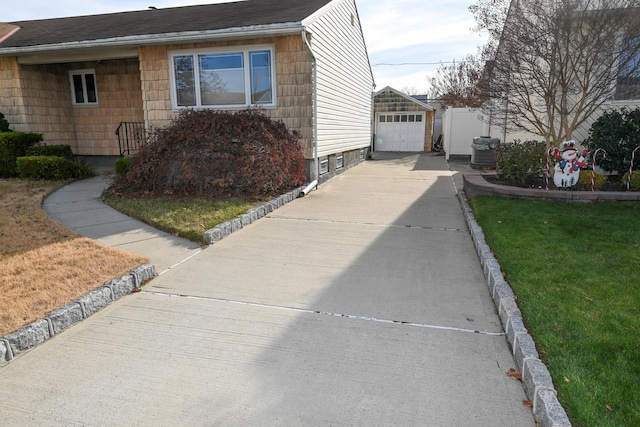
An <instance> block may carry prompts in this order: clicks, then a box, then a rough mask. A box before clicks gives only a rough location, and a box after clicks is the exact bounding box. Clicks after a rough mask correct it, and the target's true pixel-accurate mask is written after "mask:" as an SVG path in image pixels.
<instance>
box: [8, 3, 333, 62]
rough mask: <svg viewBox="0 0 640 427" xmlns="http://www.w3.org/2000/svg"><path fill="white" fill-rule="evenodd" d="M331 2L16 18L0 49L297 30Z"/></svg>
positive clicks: (18, 50) (28, 49) (234, 4)
mask: <svg viewBox="0 0 640 427" xmlns="http://www.w3.org/2000/svg"><path fill="white" fill-rule="evenodd" d="M329 3H331V0H303V1H302V0H246V1H237V2H233V3H218V4H210V5H201V6H185V7H173V8H164V9H148V10H141V11H135V12H121V13H109V14H102V15H89V16H77V17H70V18H56V19H42V20H35V21H20V22H12V23H11V24H12V25H15V26H18V27H20V29H19V30H18V31H17V32H15V33H13V34H12V35H11V36H9V37H6V39H5V40H3V41H2V42H0V53H3V51H4V53H5V54H6V53H10V52H29V51H32V50H36V49H35V48H36V47H43V46H49V47H51V48H53V47H54V46H57V47H58V48H62V47H64V46H77V45H86V44H90V43H91V44H96V43H98V42H102V43H104V44H106V43H116V44H117V43H118V42H121V43H126V42H134V41H135V42H140V41H141V40H144V41H147V42H153V41H156V42H158V41H161V40H166V39H171V38H179V37H180V36H182V37H184V36H189V35H191V36H194V37H198V36H199V37H202V36H207V35H210V34H214V33H216V32H225V33H229V32H237V33H244V32H252V31H258V30H262V31H265V30H268V29H269V28H272V29H280V30H282V29H284V28H288V27H291V29H292V31H293V29H295V28H300V27H302V22H303V21H304V20H305V19H308V18H309V17H310V16H312V15H314V13H315V12H317V11H319V10H320V9H322V8H323V7H324V6H327V5H328V4H329ZM274 27H275V28H274ZM0 40H1V39H0Z"/></svg>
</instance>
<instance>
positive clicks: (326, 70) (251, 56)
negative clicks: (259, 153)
mask: <svg viewBox="0 0 640 427" xmlns="http://www.w3.org/2000/svg"><path fill="white" fill-rule="evenodd" d="M373 88H374V82H373V75H372V72H371V67H370V64H369V59H368V55H367V51H366V46H365V42H364V38H363V34H362V28H361V25H360V20H359V16H358V11H357V7H356V4H355V0H305V1H299V0H278V1H274V0H246V1H240V2H234V3H220V4H211V5H202V6H187V7H176V8H166V9H149V10H142V11H135V12H122V13H112V14H102V15H91V16H79V17H69V18H58V19H44V20H35V21H23V22H12V23H8V24H0V111H1V112H2V113H4V114H5V116H6V118H7V119H8V120H9V122H10V124H11V126H12V128H13V129H14V130H17V131H31V132H40V133H43V134H44V137H45V142H46V143H48V144H69V145H70V146H71V147H72V149H73V151H74V153H75V154H77V155H80V156H86V158H87V159H88V160H89V161H96V160H98V159H110V161H113V160H114V157H116V156H118V155H120V154H121V152H122V150H123V149H122V148H119V144H118V138H117V137H116V134H115V132H116V130H117V129H118V128H119V126H122V125H123V124H124V125H125V126H126V124H131V123H133V124H141V126H142V127H143V128H146V129H148V128H150V127H158V126H165V125H167V124H168V123H170V120H171V119H172V118H173V117H175V116H176V115H177V114H178V113H179V112H180V111H181V110H183V109H189V108H194V109H200V108H215V109H223V110H239V109H246V108H260V109H262V110H263V111H264V112H265V113H266V114H267V115H268V116H270V117H272V118H274V119H278V120H282V121H283V122H284V123H285V124H286V125H287V127H289V128H290V129H296V130H298V131H299V132H300V133H301V135H302V144H303V148H304V154H305V158H306V159H307V168H308V175H309V177H310V178H314V177H315V176H316V173H315V171H316V170H318V169H320V174H323V175H321V176H320V180H321V181H322V180H323V178H324V179H326V178H327V177H329V176H331V175H333V174H334V173H336V172H339V171H340V169H346V168H347V167H349V166H351V165H353V164H356V163H358V162H359V161H361V160H362V159H364V158H365V157H366V154H367V151H368V150H369V146H370V143H371V134H372V130H371V114H372V111H371V109H372V107H371V93H372V91H373ZM121 129H123V128H122V127H121Z"/></svg>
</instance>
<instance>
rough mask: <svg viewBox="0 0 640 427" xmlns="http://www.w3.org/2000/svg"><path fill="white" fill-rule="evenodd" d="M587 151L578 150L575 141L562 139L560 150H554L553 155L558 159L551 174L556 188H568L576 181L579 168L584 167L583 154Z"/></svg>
mask: <svg viewBox="0 0 640 427" xmlns="http://www.w3.org/2000/svg"><path fill="white" fill-rule="evenodd" d="M587 154H588V152H586V151H583V152H581V153H579V152H578V149H577V148H576V142H575V141H573V140H571V141H564V142H563V143H562V144H561V148H560V150H557V151H555V152H554V157H555V158H556V159H557V160H558V162H557V163H556V165H555V167H554V168H553V169H554V172H555V173H554V174H553V183H554V184H555V185H556V187H558V188H570V187H573V186H574V185H576V184H577V183H578V178H580V168H586V167H587V164H586V163H585V155H587Z"/></svg>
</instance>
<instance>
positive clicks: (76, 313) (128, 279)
mask: <svg viewBox="0 0 640 427" xmlns="http://www.w3.org/2000/svg"><path fill="white" fill-rule="evenodd" d="M303 188H304V186H303V187H299V188H296V189H295V190H292V191H289V192H288V193H285V194H283V195H281V196H279V197H276V198H275V199H272V200H270V201H268V202H265V203H263V204H262V205H259V206H256V207H254V208H251V209H249V210H248V211H247V212H246V213H244V214H242V215H239V216H237V217H236V218H233V219H231V220H229V221H225V222H223V223H221V224H218V225H216V226H215V227H214V228H212V229H210V230H207V231H205V233H204V237H205V240H206V242H207V243H208V244H214V243H215V242H217V241H219V240H222V239H223V238H224V237H225V236H228V235H229V234H231V233H233V232H234V231H237V230H240V229H241V228H243V227H246V226H247V225H249V224H251V223H252V222H254V221H257V220H258V219H260V218H262V217H264V216H266V215H268V214H269V213H271V212H273V211H275V210H276V209H278V208H279V207H281V206H284V205H285V204H287V203H289V202H291V201H293V200H295V199H296V198H298V197H299V196H300V194H301V193H302V189H303ZM155 276H156V271H155V266H154V265H153V264H143V265H141V266H139V267H138V268H135V269H134V270H132V271H131V272H130V273H129V274H128V275H126V276H122V277H119V278H117V279H113V280H109V281H108V282H106V283H105V284H104V285H102V286H100V287H99V288H97V289H94V290H93V291H91V292H89V293H88V294H86V295H84V296H82V297H80V298H78V299H77V300H76V301H74V302H72V303H70V304H67V305H66V306H64V307H62V308H60V309H58V310H55V311H52V312H51V313H49V314H48V315H47V316H45V317H44V319H39V320H36V321H35V322H32V323H30V324H28V325H26V326H24V327H22V328H20V329H18V330H17V331H16V332H13V333H11V334H9V335H5V336H4V337H1V338H0V367H1V366H2V365H5V364H6V363H8V362H10V361H12V360H14V359H15V358H16V357H18V356H19V355H20V354H22V353H24V352H26V351H28V350H31V349H32V348H34V347H37V346H38V345H40V344H42V343H43V342H45V341H46V340H48V339H50V338H53V337H54V336H55V335H58V334H60V333H61V332H63V331H64V330H66V329H68V328H69V327H71V326H73V325H74V324H76V323H78V322H80V321H82V320H84V319H86V318H87V317H89V316H91V315H92V314H94V313H96V312H98V311H99V310H101V309H103V308H104V307H106V306H107V305H109V304H111V303H112V302H114V301H116V300H117V299H120V298H122V297H123V296H125V295H128V294H130V293H132V292H134V291H137V290H139V288H140V287H141V286H142V285H143V284H145V283H146V282H148V281H149V280H152V279H153V278H154V277H155Z"/></svg>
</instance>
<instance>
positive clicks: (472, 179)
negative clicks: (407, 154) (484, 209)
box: [462, 173, 640, 203]
mask: <svg viewBox="0 0 640 427" xmlns="http://www.w3.org/2000/svg"><path fill="white" fill-rule="evenodd" d="M485 175H492V174H491V173H488V174H485ZM462 179H463V186H464V192H465V193H466V194H467V196H468V197H469V198H474V197H476V196H499V197H509V198H512V199H530V200H536V199H542V200H549V201H554V202H561V203H594V202H640V192H638V191H570V190H544V189H537V188H521V187H512V186H509V185H498V184H493V183H491V182H489V181H487V180H486V179H484V176H483V174H468V175H463V177H462Z"/></svg>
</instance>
